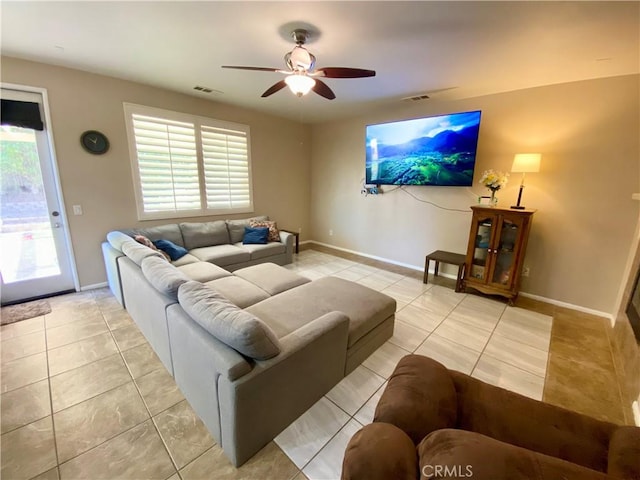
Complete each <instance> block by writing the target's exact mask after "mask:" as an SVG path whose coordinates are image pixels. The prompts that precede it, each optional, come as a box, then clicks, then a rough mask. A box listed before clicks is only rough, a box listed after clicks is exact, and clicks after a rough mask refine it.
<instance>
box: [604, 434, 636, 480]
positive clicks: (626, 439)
mask: <svg viewBox="0 0 640 480" xmlns="http://www.w3.org/2000/svg"><path fill="white" fill-rule="evenodd" d="M608 460H609V462H608V468H607V473H609V475H613V476H616V477H620V478H627V479H630V480H640V428H638V427H630V426H624V427H618V428H617V429H616V430H615V431H614V432H613V434H612V435H611V439H610V440H609V458H608Z"/></svg>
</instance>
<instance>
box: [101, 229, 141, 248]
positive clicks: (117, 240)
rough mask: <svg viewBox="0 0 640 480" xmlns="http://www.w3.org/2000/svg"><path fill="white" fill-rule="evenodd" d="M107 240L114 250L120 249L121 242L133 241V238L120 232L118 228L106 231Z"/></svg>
mask: <svg viewBox="0 0 640 480" xmlns="http://www.w3.org/2000/svg"><path fill="white" fill-rule="evenodd" d="M107 241H108V242H109V244H110V245H111V246H112V247H113V248H115V249H116V250H120V251H122V244H123V243H126V242H133V241H134V240H133V238H132V237H130V236H129V235H127V234H125V233H122V232H120V231H118V230H115V231H113V232H109V233H107Z"/></svg>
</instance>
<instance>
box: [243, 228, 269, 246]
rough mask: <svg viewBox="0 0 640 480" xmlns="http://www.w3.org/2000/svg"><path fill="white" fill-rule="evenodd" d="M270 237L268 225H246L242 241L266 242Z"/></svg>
mask: <svg viewBox="0 0 640 480" xmlns="http://www.w3.org/2000/svg"><path fill="white" fill-rule="evenodd" d="M268 238H269V228H267V227H256V228H251V227H244V238H243V239H242V243H244V244H245V245H251V244H264V243H267V239H268Z"/></svg>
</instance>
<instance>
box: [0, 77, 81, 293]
mask: <svg viewBox="0 0 640 480" xmlns="http://www.w3.org/2000/svg"><path fill="white" fill-rule="evenodd" d="M0 88H6V89H12V90H22V91H23V92H30V93H38V94H40V95H42V109H43V111H44V121H45V125H46V127H47V128H46V129H45V130H46V134H47V142H48V143H49V145H48V147H49V155H50V157H51V173H52V174H53V177H54V178H53V184H54V187H55V189H56V194H57V195H58V203H59V204H60V210H62V211H63V212H64V214H63V215H61V216H62V227H63V230H64V240H65V249H66V253H67V256H68V258H69V266H70V268H71V276H72V278H73V286H74V288H75V290H76V292H79V291H80V290H81V288H80V280H79V278H78V269H77V268H76V259H75V255H74V254H73V244H72V243H71V232H70V230H69V222H68V220H67V208H66V206H65V203H64V195H63V193H62V184H61V183H60V171H59V170H58V159H57V157H56V147H55V144H54V142H53V124H52V123H51V114H50V111H49V96H48V94H47V89H46V88H42V87H33V86H30V85H21V84H17V83H8V82H0Z"/></svg>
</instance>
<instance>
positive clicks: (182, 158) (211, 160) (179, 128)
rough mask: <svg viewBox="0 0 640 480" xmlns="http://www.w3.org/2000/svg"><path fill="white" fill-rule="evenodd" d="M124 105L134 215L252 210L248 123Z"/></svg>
mask: <svg viewBox="0 0 640 480" xmlns="http://www.w3.org/2000/svg"><path fill="white" fill-rule="evenodd" d="M124 109H125V117H126V122H127V130H128V134H129V149H130V154H131V166H132V171H133V178H134V188H135V193H136V200H137V208H138V218H139V219H140V220H149V219H160V218H177V217H190V216H198V215H216V214H227V213H247V212H252V211H253V200H252V191H251V190H252V188H251V162H250V148H249V147H250V141H249V127H248V126H246V125H239V124H233V123H229V122H222V121H219V120H213V119H210V118H204V117H197V116H193V115H186V114H181V113H177V112H170V111H166V110H160V109H155V108H150V107H143V106H140V105H132V104H126V103H125V105H124Z"/></svg>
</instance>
